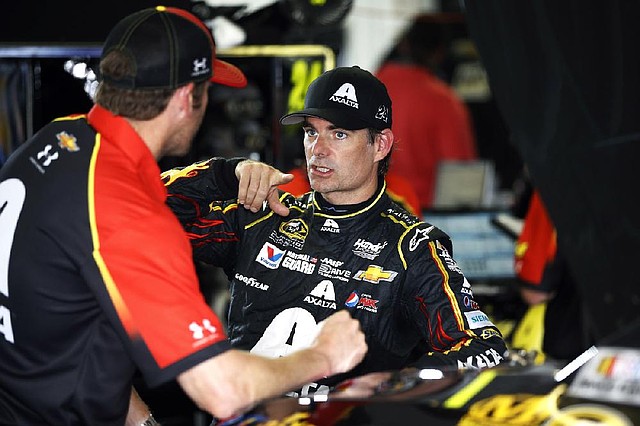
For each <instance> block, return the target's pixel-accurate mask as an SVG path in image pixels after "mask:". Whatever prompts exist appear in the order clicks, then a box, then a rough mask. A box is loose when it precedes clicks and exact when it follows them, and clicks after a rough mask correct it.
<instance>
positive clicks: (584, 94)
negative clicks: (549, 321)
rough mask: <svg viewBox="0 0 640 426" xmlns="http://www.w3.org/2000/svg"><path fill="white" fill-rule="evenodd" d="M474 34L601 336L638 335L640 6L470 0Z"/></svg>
mask: <svg viewBox="0 0 640 426" xmlns="http://www.w3.org/2000/svg"><path fill="white" fill-rule="evenodd" d="M466 6H467V17H468V24H469V28H470V31H471V35H472V37H473V39H474V40H475V42H476V44H477V46H478V49H479V51H480V55H481V57H482V61H483V63H484V65H485V67H486V69H487V72H488V74H489V80H490V84H491V88H492V91H493V93H494V96H495V98H496V101H497V103H498V106H499V107H500V110H501V111H502V113H503V115H504V118H505V121H506V123H507V126H508V127H509V130H510V132H511V134H512V140H513V142H514V144H516V145H517V147H518V149H519V151H520V152H521V154H522V157H523V160H524V161H525V163H526V164H527V166H528V168H529V171H530V174H531V177H532V180H533V183H534V184H535V185H536V186H537V187H538V188H539V189H540V192H541V195H542V198H543V200H544V202H545V204H546V205H547V207H548V210H549V214H550V216H551V219H552V220H553V222H554V223H555V225H556V227H557V230H558V246H559V248H560V249H561V250H562V251H564V252H565V253H566V254H567V258H568V261H569V266H570V267H571V270H572V272H573V274H574V276H575V278H576V280H577V282H578V284H579V290H578V291H576V294H575V295H574V296H575V297H576V298H582V300H584V301H585V302H586V307H587V316H588V318H587V320H588V322H589V324H590V328H591V330H592V331H593V333H594V334H595V336H596V338H597V339H598V342H599V343H602V344H604V343H609V344H612V343H614V342H615V343H617V344H622V345H638V342H639V341H640V339H639V338H638V335H639V334H640V332H639V329H640V326H639V324H640V319H639V318H640V315H639V314H638V312H640V278H638V272H637V266H636V265H637V264H638V259H639V257H640V214H639V212H638V204H639V202H638V201H639V200H638V194H639V191H638V184H639V183H640V177H639V176H640V175H639V174H638V169H639V166H638V161H639V159H640V55H639V54H638V46H637V41H638V40H640V25H638V22H640V3H639V2H637V1H623V0H612V1H607V2H602V1H592V0H589V1H584V0H564V1H557V0H535V1H514V2H505V1H500V0H467V1H466Z"/></svg>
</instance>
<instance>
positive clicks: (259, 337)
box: [163, 67, 506, 394]
mask: <svg viewBox="0 0 640 426" xmlns="http://www.w3.org/2000/svg"><path fill="white" fill-rule="evenodd" d="M327 80H328V81H327ZM318 82H319V83H318ZM345 82H346V83H348V84H351V90H352V91H353V93H352V94H351V95H350V96H352V97H355V96H359V97H360V98H361V99H363V100H364V94H365V92H366V91H368V93H371V92H373V95H374V96H372V98H373V99H369V98H368V99H366V101H369V103H370V104H371V105H367V104H366V103H365V102H366V101H365V102H360V105H359V109H358V110H356V112H355V114H356V115H355V118H362V117H364V119H363V120H369V122H370V123H371V124H370V125H369V127H372V128H374V129H387V130H384V131H379V132H378V133H374V134H373V135H372V136H371V138H372V139H373V140H374V141H376V142H375V145H374V146H375V147H380V146H382V147H383V149H381V150H380V151H381V152H382V154H383V155H384V160H385V161H387V162H388V159H389V155H390V149H391V145H392V143H393V137H392V134H391V131H390V125H391V102H390V100H389V99H388V95H387V94H386V89H384V86H383V85H382V84H381V83H379V81H378V80H377V79H375V77H373V76H372V75H371V74H370V73H368V72H367V71H364V70H361V69H360V68H357V67H352V68H337V69H335V70H333V71H329V72H327V73H325V74H323V75H322V76H321V77H319V78H318V79H316V81H315V82H314V83H313V84H312V86H310V88H309V92H308V93H307V99H306V101H305V107H307V109H305V110H303V111H301V112H299V113H296V114H290V115H288V116H285V117H284V118H283V119H282V122H283V123H284V124H289V123H292V122H296V121H295V120H296V119H298V118H299V117H302V119H303V120H304V125H303V126H304V129H305V151H306V152H307V151H308V152H307V161H308V163H309V164H310V166H309V170H310V171H309V173H310V177H311V179H310V180H311V183H312V188H314V189H315V190H314V191H311V192H309V193H307V194H305V195H303V196H301V197H299V198H295V197H293V196H292V195H290V194H288V193H283V194H281V197H280V200H281V202H282V203H283V204H284V205H285V206H287V207H288V208H289V215H288V216H280V215H278V214H275V213H274V212H273V211H272V210H270V209H269V208H268V207H266V204H265V207H264V208H263V209H262V210H261V211H258V212H251V211H249V210H246V209H244V208H242V207H241V206H240V207H239V205H238V202H237V201H235V200H232V201H212V200H220V199H221V198H226V197H230V196H231V194H232V191H233V188H237V183H236V182H234V181H233V175H230V174H229V173H227V174H226V176H224V173H221V172H220V170H222V167H220V163H219V161H221V160H217V159H212V160H208V161H204V162H201V163H196V164H194V165H192V166H189V167H187V168H184V169H181V170H172V171H169V172H166V173H165V174H164V175H163V178H164V180H165V184H166V185H167V188H168V191H169V198H168V204H169V206H170V207H171V208H172V210H173V211H174V212H175V213H176V215H177V216H178V218H179V219H180V221H181V222H182V224H183V226H184V227H185V230H186V231H187V233H188V235H189V238H190V239H191V242H192V247H193V249H194V256H195V259H196V260H198V261H202V262H205V263H209V264H212V265H216V266H221V267H223V268H224V270H225V272H226V274H227V276H228V277H229V279H230V295H231V298H230V305H229V316H228V327H229V329H228V336H229V339H230V340H231V343H232V345H233V346H235V347H238V348H242V349H246V350H251V351H252V352H254V353H259V354H262V355H267V356H271V357H279V356H283V355H286V354H287V353H290V352H292V351H295V350H297V349H299V348H302V347H305V346H308V345H309V344H310V343H311V342H312V340H313V338H314V336H315V335H316V334H317V332H318V328H319V324H321V322H322V321H323V320H324V319H326V318H327V317H328V316H329V315H330V314H332V313H334V312H336V311H337V310H340V309H347V310H349V311H350V312H351V315H352V316H353V317H355V318H357V319H358V320H359V321H360V323H361V326H362V329H363V331H364V333H365V335H366V338H367V344H368V347H369V351H368V353H367V355H366V357H365V359H364V360H363V361H362V363H360V364H359V365H358V366H357V367H356V368H355V369H354V370H352V371H351V372H350V373H349V374H348V375H342V376H340V377H337V376H336V377H329V378H327V379H326V380H324V381H321V382H319V383H313V384H310V385H308V386H307V387H306V388H304V389H303V390H302V393H303V394H304V393H306V392H316V393H317V392H320V393H323V392H326V391H328V390H329V388H330V387H331V386H333V385H335V384H337V383H338V382H339V381H341V380H343V379H345V378H347V377H355V376H360V375H363V374H366V373H369V372H374V371H387V370H397V369H401V368H404V367H408V366H416V367H436V368H438V367H440V368H445V369H447V368H485V367H493V366H495V365H497V364H499V363H500V362H502V361H503V360H504V357H505V356H506V346H505V343H504V341H503V340H502V336H501V335H500V332H499V331H498V329H497V328H496V327H495V326H494V325H493V324H492V323H491V321H490V320H489V318H488V317H487V315H485V314H484V313H483V312H482V310H481V309H480V307H479V306H478V304H477V303H476V302H475V301H474V299H473V292H472V289H471V285H470V284H469V282H468V281H467V279H466V278H465V276H464V275H463V273H462V271H461V270H460V268H459V267H458V266H457V264H456V262H455V261H454V259H453V258H452V256H451V254H452V252H453V249H452V243H451V240H450V239H449V237H448V236H447V235H446V234H445V233H444V232H443V231H441V230H440V229H438V228H436V227H434V226H432V225H430V224H428V223H425V222H423V221H421V220H420V219H419V218H417V217H415V216H413V215H411V214H409V213H408V212H406V211H405V210H403V209H402V208H401V207H399V206H398V205H397V204H395V203H394V202H393V201H392V200H391V199H390V198H389V196H388V195H387V194H386V193H385V182H384V178H383V176H384V170H383V171H382V173H380V169H381V168H384V167H385V165H383V163H381V164H379V165H378V164H375V163H378V162H379V161H378V158H379V157H382V155H380V156H378V154H377V153H374V154H372V157H368V155H369V154H367V153H368V152H370V151H362V152H363V153H364V154H362V153H359V154H358V155H359V156H358V157H357V158H358V159H359V160H362V163H364V164H366V163H367V159H368V158H374V162H373V165H374V166H377V167H378V169H377V171H376V168H373V174H374V176H375V178H373V179H369V181H372V182H369V181H367V183H366V185H368V188H370V190H369V193H368V194H367V196H366V198H365V199H363V200H358V199H357V198H355V197H353V196H352V195H353V194H354V193H355V192H354V191H350V192H349V197H350V198H348V199H349V200H355V202H348V203H344V202H341V203H335V202H334V203H330V202H329V201H328V200H327V198H329V197H330V196H331V197H332V199H336V195H338V194H337V192H335V191H332V190H331V188H332V187H331V186H327V185H326V183H327V182H329V180H328V179H330V178H335V175H331V174H332V173H335V174H336V175H337V174H338V169H339V165H338V163H339V162H338V160H336V161H333V162H329V161H328V160H326V161H325V162H322V161H320V160H318V159H317V158H316V157H320V158H330V157H331V156H332V155H333V154H330V153H329V151H330V150H331V149H333V148H326V149H327V153H322V154H320V153H319V152H320V149H321V148H318V147H312V143H311V142H309V140H313V141H315V140H316V139H314V138H319V137H320V136H322V135H324V134H325V132H326V134H327V135H329V136H327V139H330V138H332V137H333V135H334V134H335V135H337V139H338V140H337V141H333V140H332V141H331V142H329V143H338V144H345V143H347V142H348V141H351V140H352V139H353V140H356V138H355V136H354V135H353V134H359V133H358V132H359V130H356V131H351V130H349V129H354V128H356V129H360V128H361V127H357V126H359V125H361V124H360V123H358V122H357V123H355V124H354V123H353V120H355V118H354V116H353V115H352V116H349V115H348V114H347V113H348V112H349V111H348V110H347V111H340V115H332V114H331V111H332V108H333V109H337V108H348V105H346V103H336V105H335V106H334V105H329V106H328V107H326V108H325V109H321V108H316V109H313V108H311V107H312V106H314V105H315V104H318V103H319V102H321V101H319V100H318V99H324V98H330V97H331V94H334V97H335V95H337V94H338V93H339V92H340V88H343V87H345ZM314 84H315V89H314ZM380 86H381V87H380ZM367 108H368V109H367ZM380 108H386V111H387V112H388V115H387V116H386V117H387V120H386V121H383V120H379V119H378V118H376V120H378V121H381V123H378V122H376V121H374V120H373V119H369V118H368V117H369V116H367V115H365V114H367V111H368V110H371V111H372V112H371V114H370V115H371V117H373V116H374V115H375V116H376V117H378V116H381V115H380V114H376V111H380ZM325 116H326V117H327V118H326V119H325ZM341 116H344V117H347V118H344V117H341ZM382 117H383V118H384V115H382ZM292 120H293V121H292ZM325 126H326V127H325ZM363 132H365V133H366V130H363ZM382 134H384V135H386V136H380V135H382ZM389 135H390V136H389ZM322 137H324V136H322ZM384 137H386V138H387V139H386V140H387V142H386V145H385V143H383V142H378V139H377V138H384ZM350 138H352V139H350ZM389 138H390V142H389ZM364 139H366V137H365V136H363V140H364ZM308 142H309V143H308ZM313 143H316V142H313ZM323 143H324V142H323ZM348 143H353V144H356V142H348ZM357 143H362V149H369V145H371V144H372V142H371V139H370V140H369V142H357ZM365 144H369V145H365ZM342 146H343V147H344V146H346V145H342ZM365 147H366V148H365ZM307 148H309V149H308V150H307ZM340 149H343V148H335V150H336V152H337V151H339V150H340ZM359 149H360V148H359ZM376 149H378V148H376ZM347 154H348V153H346V151H345V154H344V155H347ZM387 164H388V163H387ZM351 166H352V168H353V169H356V168H357V167H358V165H355V164H351ZM313 167H315V168H316V169H318V170H313V171H312V170H311V169H312V168H313ZM314 173H315V174H316V176H312V175H313V174H314ZM351 173H352V174H354V173H355V175H356V176H357V175H358V173H356V171H353V170H352V171H351ZM330 175H331V176H330ZM322 178H327V180H325V181H320V179H322ZM363 182H365V181H364V180H363ZM323 185H324V186H323ZM354 185H355V186H354V187H356V188H360V187H362V186H366V185H365V184H362V185H360V186H358V185H357V184H354ZM319 188H325V189H326V191H323V190H322V189H319ZM341 188H342V187H341ZM230 191H231V192H230ZM342 192H344V191H342ZM341 194H342V193H341ZM358 194H360V193H358Z"/></svg>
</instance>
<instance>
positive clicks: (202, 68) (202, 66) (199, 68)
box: [192, 58, 209, 77]
mask: <svg viewBox="0 0 640 426" xmlns="http://www.w3.org/2000/svg"><path fill="white" fill-rule="evenodd" d="M208 71H209V68H207V58H202V59H200V60H198V59H194V60H193V73H192V75H193V76H194V77H195V76H198V75H202V74H204V73H206V72H208Z"/></svg>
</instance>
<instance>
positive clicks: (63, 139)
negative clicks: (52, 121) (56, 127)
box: [56, 132, 80, 152]
mask: <svg viewBox="0 0 640 426" xmlns="http://www.w3.org/2000/svg"><path fill="white" fill-rule="evenodd" d="M56 138H57V139H58V146H59V147H60V148H62V149H66V150H67V151H69V152H77V151H79V150H80V148H79V147H78V144H77V142H78V140H77V139H76V137H75V136H73V135H70V134H68V133H67V132H60V133H58V134H57V135H56Z"/></svg>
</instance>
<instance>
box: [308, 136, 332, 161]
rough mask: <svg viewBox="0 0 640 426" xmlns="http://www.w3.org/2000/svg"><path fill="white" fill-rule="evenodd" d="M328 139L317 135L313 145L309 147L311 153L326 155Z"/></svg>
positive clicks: (319, 155)
mask: <svg viewBox="0 0 640 426" xmlns="http://www.w3.org/2000/svg"><path fill="white" fill-rule="evenodd" d="M327 148H328V141H327V140H326V138H324V137H322V135H318V137H317V138H316V140H315V142H314V143H313V146H312V147H311V153H312V154H313V155H315V156H316V157H324V156H325V155H327Z"/></svg>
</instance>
